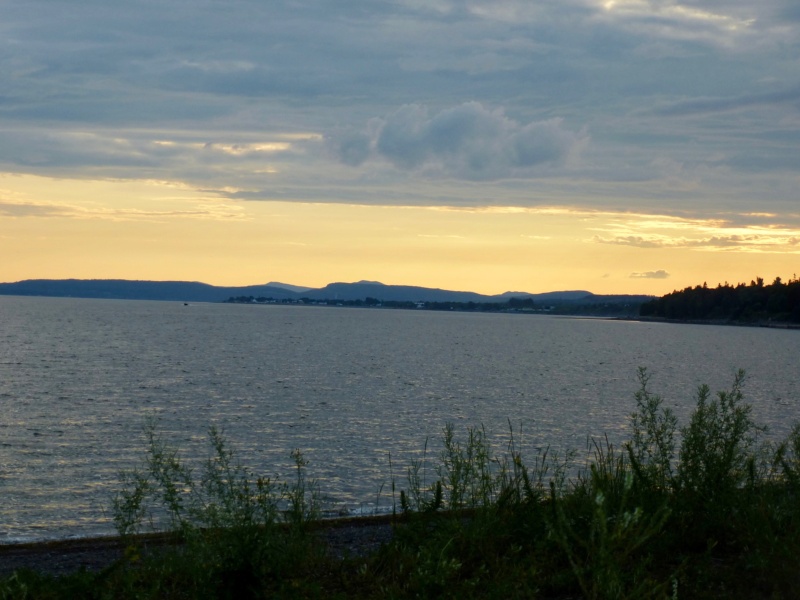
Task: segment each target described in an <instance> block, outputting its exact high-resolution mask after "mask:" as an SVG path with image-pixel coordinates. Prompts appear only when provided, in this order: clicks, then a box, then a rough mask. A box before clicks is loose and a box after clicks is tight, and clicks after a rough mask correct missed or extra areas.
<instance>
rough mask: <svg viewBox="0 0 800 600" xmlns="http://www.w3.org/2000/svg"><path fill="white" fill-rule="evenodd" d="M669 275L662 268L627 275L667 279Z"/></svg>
mask: <svg viewBox="0 0 800 600" xmlns="http://www.w3.org/2000/svg"><path fill="white" fill-rule="evenodd" d="M669 276H670V274H669V273H667V272H666V271H665V270H663V269H659V270H658V271H645V272H643V273H631V274H630V275H628V277H630V278H631V279H667V278H668V277H669Z"/></svg>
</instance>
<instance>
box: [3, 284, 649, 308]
mask: <svg viewBox="0 0 800 600" xmlns="http://www.w3.org/2000/svg"><path fill="white" fill-rule="evenodd" d="M3 294H4V295H15V296H58V297H75V298H109V299H128V300H171V301H181V302H224V301H225V300H228V299H229V298H248V297H253V298H271V299H273V300H300V299H302V298H307V299H309V300H329V301H336V300H341V301H354V300H365V299H367V298H373V299H375V300H378V301H381V302H463V303H468V302H475V303H484V302H507V301H508V300H509V299H511V298H523V299H525V298H530V299H531V300H532V301H533V302H535V303H537V304H555V303H559V304H584V303H585V304H601V303H636V302H644V301H647V300H650V299H652V296H624V295H618V296H598V295H595V294H592V293H591V292H587V291H581V290H573V291H561V292H547V293H543V294H530V293H527V292H505V293H503V294H498V295H494V296H487V295H483V294H477V293H475V292H461V291H453V290H443V289H438V288H425V287H418V286H410V285H385V284H383V283H380V282H377V281H358V282H356V283H342V282H339V283H330V284H328V285H326V286H325V287H323V288H319V289H313V288H307V287H301V286H294V285H290V284H285V283H277V282H271V283H268V284H265V285H252V286H243V287H222V286H213V285H209V284H206V283H199V282H188V281H132V280H127V279H28V280H25V281H18V282H16V283H0V295H3Z"/></svg>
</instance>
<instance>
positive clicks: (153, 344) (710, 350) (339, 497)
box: [0, 296, 800, 542]
mask: <svg viewBox="0 0 800 600" xmlns="http://www.w3.org/2000/svg"><path fill="white" fill-rule="evenodd" d="M798 356H800V332H798V331H785V330H771V329H770V330H767V329H758V328H737V327H715V326H690V325H665V324H655V323H636V322H623V321H606V320H595V319H567V318H557V317H547V316H529V315H497V314H469V313H441V312H428V311H404V310H375V309H373V310H369V309H348V308H332V307H331V308H324V307H288V306H249V305H225V304H192V305H190V306H184V305H183V304H182V303H169V302H139V301H115V300H77V299H56V298H21V297H2V296H0V408H1V409H2V412H0V507H2V509H1V510H2V520H1V521H0V542H10V541H21V540H34V539H50V538H59V537H66V536H84V535H94V534H104V533H112V532H113V528H112V527H111V524H110V521H109V514H108V507H109V504H110V497H111V494H112V493H113V491H114V490H115V489H116V488H117V473H118V472H119V470H120V469H121V468H126V467H131V466H134V465H135V464H137V462H138V461H139V460H140V459H141V457H142V450H143V447H144V444H143V437H142V424H143V422H144V419H145V417H146V416H148V415H153V414H156V415H158V417H159V419H160V424H161V430H162V431H163V432H164V433H165V435H166V436H167V437H168V438H169V439H170V440H171V441H173V442H174V443H175V444H176V445H178V446H179V447H180V448H181V449H182V450H183V452H184V454H185V455H187V456H205V453H206V446H205V445H204V444H205V439H206V431H207V428H208V426H209V425H210V424H212V423H213V424H217V425H218V426H221V427H223V428H224V430H225V432H226V436H227V437H228V439H229V440H231V442H233V444H234V446H235V447H236V448H237V450H238V451H239V455H240V457H241V459H242V461H243V462H245V463H247V464H248V465H249V466H252V467H253V468H255V469H257V470H258V471H260V472H263V473H264V474H270V475H274V474H278V475H279V476H281V477H283V478H286V477H289V476H290V466H291V465H290V462H291V461H290V458H289V453H290V451H291V450H292V449H293V448H300V449H302V450H303V452H304V455H305V457H306V458H307V459H308V460H309V461H310V465H309V469H310V475H311V476H313V477H316V478H318V479H319V480H320V483H321V487H322V491H323V492H324V493H325V494H326V495H327V496H328V497H329V498H328V499H329V502H330V504H331V505H332V506H337V507H343V508H344V507H348V508H351V509H352V508H357V507H359V506H360V505H362V504H365V503H374V502H375V500H376V498H377V496H378V492H379V490H380V489H381V486H382V485H384V486H385V487H384V491H383V498H382V500H381V501H382V502H384V503H386V502H388V500H387V499H386V495H387V492H386V490H387V489H388V487H389V482H390V479H391V476H390V466H389V457H390V456H391V460H392V464H393V469H394V474H395V477H396V478H397V479H398V481H400V480H401V479H402V477H403V474H404V471H405V468H406V467H407V466H408V464H409V461H410V460H411V458H413V457H415V456H419V455H420V453H421V451H422V449H423V447H424V445H425V441H426V439H427V438H429V437H430V439H431V444H430V445H431V447H435V443H436V440H438V436H439V432H440V430H441V428H442V426H443V425H444V424H445V423H447V422H453V423H454V424H455V425H456V427H457V428H459V429H460V430H463V429H464V428H466V427H467V426H472V425H480V424H483V425H484V426H485V427H486V429H487V432H488V433H489V434H490V435H492V436H493V437H495V438H496V440H497V443H498V445H499V446H500V447H498V449H502V440H503V439H504V437H505V436H506V435H507V432H508V422H509V421H511V423H512V424H513V425H514V428H515V431H521V432H522V433H521V438H518V440H519V439H521V440H522V443H523V445H524V449H525V450H526V451H528V452H535V451H536V449H537V448H540V447H542V446H545V445H551V446H555V447H561V448H563V447H571V448H578V449H582V448H583V447H584V446H585V441H586V438H587V436H589V435H600V434H603V433H607V434H608V435H609V438H610V439H611V440H612V441H619V440H621V439H624V437H625V433H626V430H625V428H626V418H627V415H628V414H630V412H631V411H632V410H633V407H634V401H633V392H634V391H635V390H636V387H637V385H636V369H637V367H638V366H645V367H647V368H648V369H649V370H650V371H651V373H652V375H653V377H652V380H651V387H652V388H653V390H654V391H656V392H658V393H660V394H661V395H662V396H664V397H665V399H666V401H667V403H668V404H669V405H671V406H673V407H674V409H675V410H676V412H677V413H678V415H679V417H681V420H682V422H685V419H686V418H687V416H688V413H689V411H690V410H691V408H692V406H693V393H694V390H695V389H696V387H697V386H698V385H699V384H701V383H708V384H709V385H710V386H711V387H712V389H722V388H725V387H728V386H729V385H730V383H731V381H732V377H733V373H734V371H735V370H736V369H737V368H740V367H741V368H744V369H746V370H747V373H748V380H747V384H746V388H745V391H746V397H747V399H748V401H750V402H751V403H752V404H753V405H754V407H755V408H754V414H755V416H756V418H757V419H758V420H760V421H763V422H766V423H768V424H769V425H770V427H771V429H772V432H773V435H776V436H782V435H785V434H786V433H787V432H788V429H789V427H790V426H791V424H792V422H793V421H795V420H797V419H800V407H799V406H798V400H799V399H800V382H798V378H797V372H798Z"/></svg>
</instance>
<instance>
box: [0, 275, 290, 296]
mask: <svg viewBox="0 0 800 600" xmlns="http://www.w3.org/2000/svg"><path fill="white" fill-rule="evenodd" d="M0 294H5V295H14V296H53V297H74V298H108V299H114V300H173V301H182V302H188V301H191V302H223V301H225V300H227V299H228V298H230V297H231V296H271V297H273V298H276V299H289V298H294V297H295V296H296V294H295V293H294V292H291V291H289V290H285V289H282V288H277V287H270V286H266V285H255V286H246V287H216V286H213V285H208V284H207V283H198V282H189V281H131V280H127V279H28V280H25V281H19V282H16V283H0Z"/></svg>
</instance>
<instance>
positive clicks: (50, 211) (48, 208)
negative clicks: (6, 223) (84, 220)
mask: <svg viewBox="0 0 800 600" xmlns="http://www.w3.org/2000/svg"><path fill="white" fill-rule="evenodd" d="M73 214H75V211H74V210H73V209H72V208H69V207H66V206H57V205H55V204H25V203H15V202H3V201H0V215H4V216H6V217H61V216H65V215H73Z"/></svg>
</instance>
